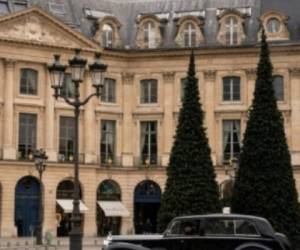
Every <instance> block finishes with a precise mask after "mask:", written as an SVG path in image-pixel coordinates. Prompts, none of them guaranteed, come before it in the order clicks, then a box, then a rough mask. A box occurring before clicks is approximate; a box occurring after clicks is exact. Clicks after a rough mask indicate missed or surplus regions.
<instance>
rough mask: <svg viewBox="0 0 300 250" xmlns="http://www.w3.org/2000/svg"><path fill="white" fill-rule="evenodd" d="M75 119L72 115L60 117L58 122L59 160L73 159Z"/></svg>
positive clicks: (70, 160)
mask: <svg viewBox="0 0 300 250" xmlns="http://www.w3.org/2000/svg"><path fill="white" fill-rule="evenodd" d="M74 140H75V119H74V118H73V117H60V124H59V161H61V162H64V161H69V162H72V161H73V160H74V151H75V148H74V147H75V141H74Z"/></svg>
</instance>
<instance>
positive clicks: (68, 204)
mask: <svg viewBox="0 0 300 250" xmlns="http://www.w3.org/2000/svg"><path fill="white" fill-rule="evenodd" d="M56 202H57V204H58V205H59V206H60V207H61V208H62V209H63V210H64V212H65V213H72V211H73V200H64V199H58V200H56ZM79 202H80V203H79V209H80V213H85V212H86V211H88V210H89V209H88V208H87V207H86V206H85V205H84V204H83V202H82V201H79Z"/></svg>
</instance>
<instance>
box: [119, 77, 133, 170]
mask: <svg viewBox="0 0 300 250" xmlns="http://www.w3.org/2000/svg"><path fill="white" fill-rule="evenodd" d="M122 77H123V113H124V115H123V135H124V138H123V149H122V165H123V166H133V145H132V143H133V140H132V132H133V131H132V124H133V117H132V112H133V101H134V98H133V80H134V74H133V73H124V74H123V75H122Z"/></svg>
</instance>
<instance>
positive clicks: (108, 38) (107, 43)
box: [102, 24, 114, 48]
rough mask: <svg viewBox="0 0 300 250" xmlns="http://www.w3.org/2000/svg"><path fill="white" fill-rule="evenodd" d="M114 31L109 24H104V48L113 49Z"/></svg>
mask: <svg viewBox="0 0 300 250" xmlns="http://www.w3.org/2000/svg"><path fill="white" fill-rule="evenodd" d="M113 35H114V29H113V27H112V26H111V25H110V24H104V25H103V27H102V44H103V46H104V47H109V48H112V47H113Z"/></svg>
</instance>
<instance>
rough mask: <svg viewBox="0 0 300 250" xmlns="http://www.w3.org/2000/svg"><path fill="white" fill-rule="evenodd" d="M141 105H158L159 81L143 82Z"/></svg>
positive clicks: (148, 80)
mask: <svg viewBox="0 0 300 250" xmlns="http://www.w3.org/2000/svg"><path fill="white" fill-rule="evenodd" d="M141 103H157V80H155V79H147V80H142V81H141Z"/></svg>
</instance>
